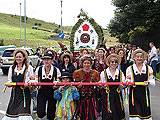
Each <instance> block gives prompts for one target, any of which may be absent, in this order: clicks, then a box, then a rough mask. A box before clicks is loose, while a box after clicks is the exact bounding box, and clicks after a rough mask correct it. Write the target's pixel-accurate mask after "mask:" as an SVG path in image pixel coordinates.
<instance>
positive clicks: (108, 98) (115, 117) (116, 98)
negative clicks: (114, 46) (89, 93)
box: [100, 53, 125, 120]
mask: <svg viewBox="0 0 160 120" xmlns="http://www.w3.org/2000/svg"><path fill="white" fill-rule="evenodd" d="M120 62H121V59H120V57H119V56H118V55H117V54H114V53H113V54H110V55H109V56H108V57H107V58H106V64H107V65H108V68H107V69H105V70H104V71H102V72H101V74H100V78H101V82H124V80H125V77H124V74H123V72H122V71H121V70H119V69H118V64H120ZM122 88H123V86H122V85H113V86H107V87H106V94H104V95H103V97H102V98H101V100H102V103H103V104H102V119H103V120H124V119H125V112H124V106H123V99H122V91H121V90H122Z"/></svg>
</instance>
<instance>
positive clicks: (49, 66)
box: [35, 51, 61, 120]
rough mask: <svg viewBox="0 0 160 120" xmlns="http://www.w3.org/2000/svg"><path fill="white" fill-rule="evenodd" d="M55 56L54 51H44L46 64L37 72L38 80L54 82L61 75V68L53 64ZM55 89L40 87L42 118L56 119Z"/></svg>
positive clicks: (38, 98) (38, 103) (39, 108)
mask: <svg viewBox="0 0 160 120" xmlns="http://www.w3.org/2000/svg"><path fill="white" fill-rule="evenodd" d="M53 57H54V56H53V53H52V52H50V51H46V52H45V53H44V55H43V57H42V60H43V63H44V65H42V66H39V67H38V68H37V69H36V72H35V74H36V80H37V81H38V82H50V83H52V82H55V81H57V79H58V78H59V77H60V76H61V73H60V70H59V69H58V68H56V67H55V66H53ZM54 90H55V88H54V87H52V86H41V87H40V88H39V89H38V95H37V115H38V117H39V118H41V119H44V120H45V119H49V120H54V117H55V111H56V100H55V99H54V98H53V94H54ZM46 106H47V107H46ZM46 109H47V112H46ZM46 114H47V115H46Z"/></svg>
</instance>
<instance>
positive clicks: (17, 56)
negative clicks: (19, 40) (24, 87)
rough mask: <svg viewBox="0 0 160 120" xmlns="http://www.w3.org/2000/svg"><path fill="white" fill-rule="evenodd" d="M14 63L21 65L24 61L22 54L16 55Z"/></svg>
mask: <svg viewBox="0 0 160 120" xmlns="http://www.w3.org/2000/svg"><path fill="white" fill-rule="evenodd" d="M15 57H16V62H17V64H21V63H23V61H24V59H25V57H24V56H23V54H22V53H20V52H19V53H17V54H16V56H15Z"/></svg>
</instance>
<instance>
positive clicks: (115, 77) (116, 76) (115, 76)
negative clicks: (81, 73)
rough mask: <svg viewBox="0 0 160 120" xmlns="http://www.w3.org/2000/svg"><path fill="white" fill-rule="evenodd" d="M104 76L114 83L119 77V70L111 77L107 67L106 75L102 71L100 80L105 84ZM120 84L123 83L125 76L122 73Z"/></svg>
mask: <svg viewBox="0 0 160 120" xmlns="http://www.w3.org/2000/svg"><path fill="white" fill-rule="evenodd" d="M105 74H106V75H107V76H108V78H109V79H110V77H111V78H112V79H113V81H114V80H115V79H117V78H118V76H119V70H118V69H116V72H115V74H114V75H112V74H111V72H110V70H109V67H108V68H107V69H106V73H105V71H102V72H101V74H100V80H101V82H106V78H105ZM122 82H125V76H124V74H123V73H122Z"/></svg>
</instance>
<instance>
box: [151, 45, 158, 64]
mask: <svg viewBox="0 0 160 120" xmlns="http://www.w3.org/2000/svg"><path fill="white" fill-rule="evenodd" d="M153 56H154V57H153ZM149 58H150V61H151V62H152V61H154V60H156V61H158V53H157V49H156V47H155V46H153V47H152V48H151V52H150V53H149Z"/></svg>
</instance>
